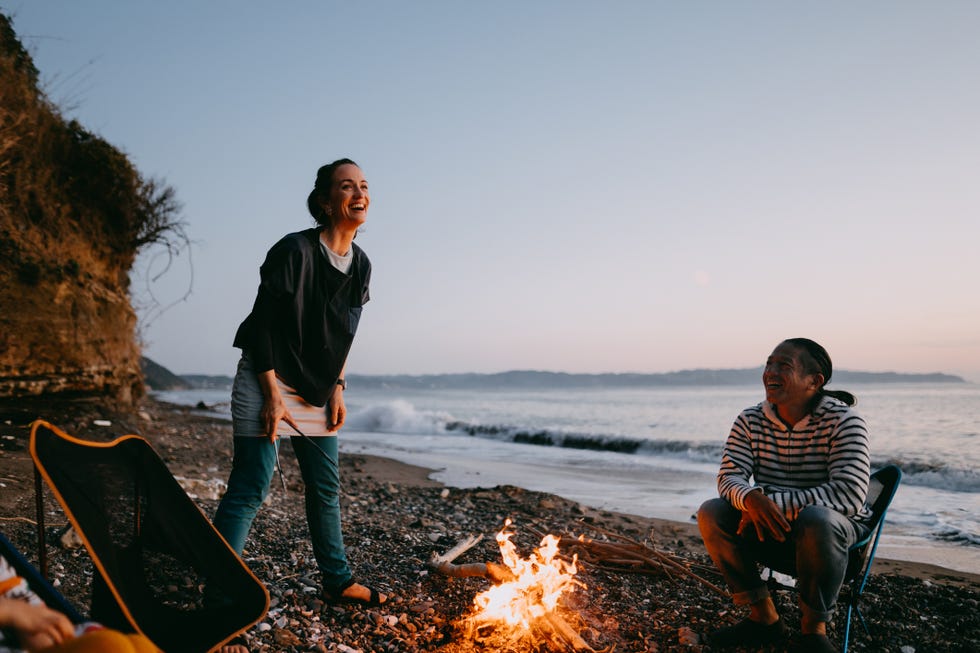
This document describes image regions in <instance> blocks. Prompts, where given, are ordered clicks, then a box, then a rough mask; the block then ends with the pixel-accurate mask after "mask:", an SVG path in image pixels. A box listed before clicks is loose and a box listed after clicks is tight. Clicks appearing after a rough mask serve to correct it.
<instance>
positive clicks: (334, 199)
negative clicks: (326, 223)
mask: <svg viewBox="0 0 980 653" xmlns="http://www.w3.org/2000/svg"><path fill="white" fill-rule="evenodd" d="M370 203H371V198H370V196H369V195H368V183H367V180H366V179H365V178H364V173H363V172H361V169H360V168H358V167H357V166H356V165H354V164H352V163H345V164H344V165H342V166H340V167H339V168H337V169H336V170H334V173H333V184H332V185H331V187H330V196H329V198H327V201H326V202H324V203H323V210H324V212H325V213H326V214H327V216H329V218H330V221H331V222H332V223H333V224H335V225H336V224H342V223H343V222H345V221H347V220H350V221H352V222H353V223H355V224H356V225H357V226H360V225H362V224H364V222H365V221H366V220H367V212H368V205H369V204H370Z"/></svg>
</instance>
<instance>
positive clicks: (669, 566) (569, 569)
mask: <svg viewBox="0 0 980 653" xmlns="http://www.w3.org/2000/svg"><path fill="white" fill-rule="evenodd" d="M510 525H511V522H510V520H509V519H508V520H507V521H506V522H505V524H504V528H503V529H502V530H501V531H500V533H498V534H497V538H496V539H497V544H498V547H499V549H500V555H501V558H502V559H503V564H498V563H494V562H477V563H468V564H454V563H453V560H455V559H456V558H458V557H459V556H461V555H462V554H463V553H465V552H466V551H468V550H469V549H471V548H473V547H474V546H476V544H478V543H479V542H481V541H482V540H483V536H482V535H476V536H471V537H468V538H466V539H464V540H462V541H461V542H459V543H458V544H456V546H454V547H453V548H452V549H450V550H449V551H447V552H446V553H444V554H441V555H440V554H437V553H433V554H432V557H431V558H430V560H429V567H430V568H432V569H433V570H435V571H437V572H439V573H441V574H445V575H446V576H453V577H467V576H478V577H482V578H486V579H488V580H490V581H491V583H493V585H492V586H491V587H490V588H489V589H487V590H486V591H484V592H481V593H479V594H478V595H477V596H476V597H475V599H474V601H473V612H472V614H471V615H470V616H468V617H466V619H465V620H464V622H463V623H462V624H461V630H462V631H463V635H464V637H466V638H467V639H468V640H470V641H471V642H473V643H475V644H478V645H479V646H480V648H482V649H484V650H496V651H510V652H514V651H535V652H537V651H542V650H550V651H554V652H555V653H561V652H564V651H576V652H582V651H585V652H586V653H597V652H596V649H594V648H592V646H590V645H589V644H588V643H587V642H586V641H585V640H584V639H583V638H582V636H581V635H580V634H579V632H589V633H595V632H596V631H595V630H594V629H593V628H590V627H589V626H588V625H587V624H586V623H585V621H584V619H583V617H582V616H581V615H579V614H578V613H577V612H575V611H574V610H571V609H569V607H568V605H567V603H568V602H567V601H566V598H567V597H569V595H570V594H571V593H572V592H575V591H581V590H585V589H586V586H585V584H584V583H582V582H581V581H579V580H578V579H576V577H575V575H576V573H577V567H578V565H579V564H584V565H587V566H588V567H590V568H595V569H604V570H608V571H614V572H629V573H638V574H643V575H649V576H654V575H655V576H660V577H662V578H665V579H667V580H669V581H670V582H677V578H678V576H687V577H688V578H690V579H693V580H695V581H698V582H699V583H701V584H702V585H703V586H704V587H706V588H708V589H711V590H712V591H714V592H717V593H718V594H720V595H721V596H725V597H728V593H727V592H726V591H725V590H724V589H722V588H720V587H718V586H717V585H714V584H713V583H710V582H709V581H707V580H705V579H704V578H701V577H700V576H698V575H697V574H696V573H695V572H694V571H693V570H692V566H693V565H691V562H690V561H689V560H685V559H683V558H679V557H677V556H673V555H667V554H665V553H662V552H660V551H658V550H657V549H656V548H654V547H653V546H652V545H651V544H648V543H645V542H641V541H638V540H634V539H632V538H629V537H626V536H624V535H621V534H618V533H614V532H612V531H608V530H605V529H602V528H600V527H598V526H596V525H595V524H592V525H590V528H591V529H592V530H594V531H596V532H598V533H600V534H602V535H603V536H604V537H605V538H607V539H604V540H595V539H592V538H589V537H586V536H584V535H580V536H578V537H575V536H572V535H568V536H565V537H564V540H562V539H561V538H560V537H558V536H555V535H543V534H542V533H540V532H538V531H535V530H534V529H533V528H532V532H535V533H536V534H537V535H539V536H541V541H540V544H539V546H538V548H536V549H535V550H534V551H533V552H532V553H531V555H530V556H529V557H528V558H521V557H520V555H519V554H518V552H517V547H516V546H515V545H514V543H513V542H512V541H511V538H512V537H513V535H514V533H513V532H512V531H510V530H508V529H509V528H510ZM559 544H561V548H563V549H564V552H563V554H564V555H562V552H560V550H559V548H560V547H559ZM570 622H571V623H570ZM685 632H690V629H688V628H682V629H681V630H680V636H681V638H682V643H683V642H684V641H685V640H684V638H685V637H686V634H685Z"/></svg>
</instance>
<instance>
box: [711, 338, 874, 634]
mask: <svg viewBox="0 0 980 653" xmlns="http://www.w3.org/2000/svg"><path fill="white" fill-rule="evenodd" d="M832 373H833V365H832V364H831V361H830V356H829V355H828V354H827V351H826V350H825V349H824V348H823V347H821V346H820V345H818V344H817V343H815V342H813V341H812V340H808V339H806V338H793V339H790V340H785V341H783V342H782V343H780V344H779V345H778V346H777V347H776V349H774V350H773V352H772V354H771V355H770V356H769V359H768V360H767V361H766V366H765V368H764V371H763V373H762V383H763V386H764V387H765V393H766V400H765V401H763V402H762V403H760V404H758V405H756V406H752V407H751V408H746V409H745V410H743V411H742V413H741V414H740V415H739V416H738V418H737V419H736V420H735V423H734V425H733V426H732V430H731V433H730V434H729V436H728V440H727V442H726V443H725V451H724V454H723V456H722V461H721V469H720V470H719V472H718V492H719V494H720V495H721V497H720V498H718V499H710V500H708V501H706V502H705V503H704V504H703V505H702V506H701V509H700V510H699V511H698V526H699V527H700V529H701V537H702V538H703V539H704V545H705V548H706V549H707V550H708V554H709V555H710V556H711V559H712V560H713V561H714V563H715V566H717V567H718V569H719V570H720V571H721V573H722V575H723V576H724V578H725V581H726V582H727V583H728V586H729V587H730V588H731V590H732V598H733V600H734V602H735V604H736V605H748V606H749V610H750V611H749V616H748V618H746V619H744V620H743V621H741V622H739V623H738V624H736V625H734V626H730V627H727V628H722V629H720V630H718V631H716V632H714V633H712V634H711V635H710V637H709V640H708V641H709V643H710V644H711V645H712V647H718V648H723V647H734V646H750V645H756V646H759V645H763V644H767V643H771V642H774V641H777V640H779V639H782V638H783V637H784V636H785V634H786V627H785V625H784V624H783V622H782V620H781V619H780V618H779V614H778V613H777V612H776V607H775V605H774V603H773V601H772V598H770V596H769V591H768V589H767V587H766V585H765V583H764V582H763V581H762V578H761V576H760V575H759V569H758V567H757V562H764V561H767V560H769V561H773V560H787V559H788V560H794V561H795V565H796V575H797V588H798V589H799V602H800V609H801V612H802V623H801V630H802V631H803V636H802V637H801V639H800V646H799V648H798V650H802V651H834V650H835V649H834V647H833V645H832V644H831V643H830V640H829V639H828V638H827V622H828V621H829V620H830V618H831V616H832V615H833V612H834V605H835V604H836V601H837V594H838V593H839V592H840V588H841V585H842V584H843V582H844V574H845V572H846V571H847V559H848V549H849V548H850V547H851V545H852V544H854V543H855V542H857V541H858V540H859V539H860V538H862V537H863V536H864V535H866V534H867V531H868V527H867V526H866V525H865V523H864V520H866V519H867V518H868V517H870V515H871V512H870V510H869V509H868V507H867V506H866V505H865V498H866V496H867V493H868V482H869V477H870V472H871V461H870V453H869V445H868V429H867V426H866V424H865V422H864V420H863V419H862V418H861V416H860V415H858V414H857V413H856V412H855V411H854V409H853V408H851V406H853V405H854V402H855V400H854V396H853V395H851V394H850V393H848V392H843V391H834V390H827V389H825V387H824V386H825V385H826V384H827V382H829V381H830V376H831V374H832ZM750 479H753V481H754V482H752V481H750Z"/></svg>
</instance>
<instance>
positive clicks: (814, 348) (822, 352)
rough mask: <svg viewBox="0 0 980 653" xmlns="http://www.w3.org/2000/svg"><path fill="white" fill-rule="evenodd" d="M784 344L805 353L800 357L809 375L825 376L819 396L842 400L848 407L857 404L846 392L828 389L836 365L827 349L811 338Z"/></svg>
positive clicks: (791, 340)
mask: <svg viewBox="0 0 980 653" xmlns="http://www.w3.org/2000/svg"><path fill="white" fill-rule="evenodd" d="M784 342H787V343H789V344H791V345H793V346H794V347H796V348H797V349H799V350H800V351H801V352H802V353H803V355H802V356H800V362H801V363H802V364H803V369H804V371H805V372H806V373H807V374H818V373H819V374H823V385H821V386H820V389H819V390H818V394H820V395H827V396H828V397H833V398H835V399H840V400H841V401H843V402H844V403H845V404H847V405H848V406H853V405H854V404H855V403H857V398H856V397H855V396H854V395H852V394H851V393H850V392H847V391H846V390H827V389H826V387H825V386H826V385H827V384H828V383H830V377H831V376H833V375H834V364H833V363H832V362H831V360H830V354H828V353H827V350H826V349H824V348H823V347H821V346H820V345H819V344H817V343H816V342H814V341H813V340H810V339H809V338H789V339H787V340H785V341H784Z"/></svg>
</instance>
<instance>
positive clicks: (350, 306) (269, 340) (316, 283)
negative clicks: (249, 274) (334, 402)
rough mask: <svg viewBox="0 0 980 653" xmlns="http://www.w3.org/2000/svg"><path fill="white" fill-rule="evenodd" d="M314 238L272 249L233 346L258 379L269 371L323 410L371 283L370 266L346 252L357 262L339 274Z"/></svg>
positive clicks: (299, 235)
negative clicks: (242, 355)
mask: <svg viewBox="0 0 980 653" xmlns="http://www.w3.org/2000/svg"><path fill="white" fill-rule="evenodd" d="M319 238H320V230H319V229H305V230H303V231H299V232H296V233H291V234H288V235H286V236H284V237H283V238H282V240H280V241H279V242H277V243H276V244H275V245H273V246H272V249H270V250H269V253H268V254H267V255H266V257H265V262H264V263H262V267H261V268H260V269H259V273H260V277H261V282H260V284H259V290H258V294H257V295H256V297H255V304H254V305H253V306H252V312H251V313H249V315H248V317H246V318H245V321H244V322H242V324H241V326H239V327H238V332H237V333H236V334H235V342H234V346H235V347H238V348H240V349H242V350H243V351H244V352H246V353H247V354H248V356H249V357H250V358H251V359H252V363H253V367H254V369H255V371H256V372H265V371H268V370H270V369H274V370H275V371H276V375H277V376H278V377H279V378H280V379H282V380H283V382H285V383H286V384H287V385H289V386H291V387H292V388H294V389H295V390H296V391H297V392H298V393H299V395H300V396H301V397H302V398H303V399H305V400H306V401H308V402H309V403H311V404H313V405H314V406H323V405H324V404H326V402H327V399H328V398H329V397H330V393H331V392H333V386H334V385H335V384H336V383H337V379H338V378H339V377H340V373H341V372H342V371H343V368H344V362H345V361H346V360H347V354H348V352H349V351H350V346H351V343H352V342H353V341H354V334H355V333H356V332H357V324H358V321H359V320H360V316H361V308H362V307H363V306H364V304H366V303H367V301H368V300H369V299H370V295H369V293H368V285H369V282H370V280H371V261H369V260H368V257H367V255H366V254H365V253H364V251H363V250H362V249H361V248H360V247H358V246H357V245H354V244H353V243H352V244H351V248H352V249H353V256H354V260H353V261H352V262H351V267H350V270H349V271H348V273H347V274H344V273H343V272H341V271H340V270H338V269H337V268H335V267H334V266H333V265H331V263H330V261H329V260H328V259H327V257H326V255H325V254H324V253H323V252H322V251H321V249H320V240H319Z"/></svg>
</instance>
